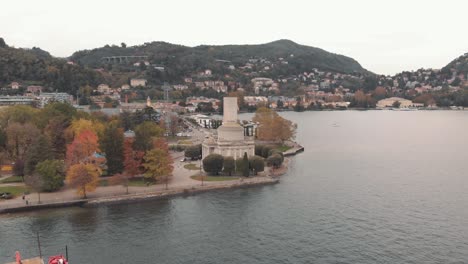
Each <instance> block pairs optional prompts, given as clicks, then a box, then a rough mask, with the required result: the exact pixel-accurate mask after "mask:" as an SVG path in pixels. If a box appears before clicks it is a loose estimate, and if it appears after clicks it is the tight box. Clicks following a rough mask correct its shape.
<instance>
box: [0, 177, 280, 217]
mask: <svg viewBox="0 0 468 264" xmlns="http://www.w3.org/2000/svg"><path fill="white" fill-rule="evenodd" d="M279 181H280V180H279V179H278V178H276V177H275V178H273V177H270V176H265V177H254V178H250V179H246V180H244V179H242V180H241V181H235V182H231V183H225V184H216V185H204V186H202V185H199V186H192V187H190V188H175V189H169V190H163V191H157V192H151V193H141V194H125V195H116V196H109V197H99V198H89V199H77V200H71V201H63V202H53V203H44V204H35V205H22V206H15V207H7V208H0V214H12V213H22V212H31V211H38V210H45V209H58V208H66V207H97V206H100V205H108V204H125V203H134V202H138V201H149V200H158V199H164V198H172V197H178V196H190V195H196V194H199V193H204V192H209V191H215V190H226V189H239V188H250V187H257V186H265V185H273V184H277V183H279Z"/></svg>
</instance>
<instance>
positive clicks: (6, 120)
mask: <svg viewBox="0 0 468 264" xmlns="http://www.w3.org/2000/svg"><path fill="white" fill-rule="evenodd" d="M38 112H39V110H38V109H36V108H33V107H31V106H29V105H15V106H10V107H7V108H5V109H2V111H1V112H0V125H1V127H7V126H8V125H9V124H12V123H19V124H26V123H34V120H35V119H36V116H37V113H38Z"/></svg>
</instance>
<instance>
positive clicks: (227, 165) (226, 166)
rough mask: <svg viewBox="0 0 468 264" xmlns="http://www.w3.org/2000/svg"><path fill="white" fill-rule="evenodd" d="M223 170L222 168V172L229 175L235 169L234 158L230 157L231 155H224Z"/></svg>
mask: <svg viewBox="0 0 468 264" xmlns="http://www.w3.org/2000/svg"><path fill="white" fill-rule="evenodd" d="M223 170H224V173H228V174H229V176H231V175H232V173H233V172H235V170H236V161H235V160H234V158H233V157H231V156H228V157H224V161H223Z"/></svg>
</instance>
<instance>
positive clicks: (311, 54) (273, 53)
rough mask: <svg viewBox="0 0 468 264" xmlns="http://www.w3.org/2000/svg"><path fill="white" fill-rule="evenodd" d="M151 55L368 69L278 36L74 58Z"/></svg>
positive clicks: (192, 64) (182, 60)
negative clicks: (267, 39)
mask: <svg viewBox="0 0 468 264" xmlns="http://www.w3.org/2000/svg"><path fill="white" fill-rule="evenodd" d="M142 55H143V56H149V60H150V62H151V63H155V64H161V65H164V66H166V67H175V68H180V67H182V68H184V70H186V71H196V70H201V69H202V68H209V67H210V66H212V65H213V63H215V61H216V60H226V61H231V62H232V63H233V64H234V65H235V66H240V65H244V64H245V63H246V62H248V60H249V59H255V58H258V59H260V58H263V59H267V60H277V59H278V58H284V60H285V61H287V62H288V64H287V66H284V67H283V68H285V69H284V70H283V72H284V73H285V74H297V73H300V72H304V71H310V70H311V69H312V68H317V69H320V70H326V71H332V72H340V73H353V72H357V73H366V72H368V71H367V70H366V69H364V68H363V67H362V66H361V65H360V64H359V63H358V62H357V61H356V60H354V59H352V58H350V57H347V56H344V55H339V54H334V53H330V52H328V51H325V50H323V49H319V48H315V47H309V46H304V45H300V44H297V43H295V42H293V41H290V40H284V39H283V40H277V41H273V42H270V43H266V44H258V45H217V46H215V45H200V46H196V47H193V48H192V47H187V46H182V45H176V44H171V43H167V42H151V43H145V44H143V45H137V46H131V47H126V46H124V45H123V46H115V45H114V46H109V45H106V46H104V47H101V48H96V49H92V50H83V51H78V52H75V53H74V54H73V55H72V56H71V57H70V59H71V60H72V61H75V62H77V63H79V64H81V65H86V66H90V67H98V66H99V65H102V58H103V57H108V56H142Z"/></svg>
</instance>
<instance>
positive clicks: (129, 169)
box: [124, 138, 145, 177]
mask: <svg viewBox="0 0 468 264" xmlns="http://www.w3.org/2000/svg"><path fill="white" fill-rule="evenodd" d="M144 155H145V152H143V151H139V150H134V149H133V139H131V138H126V139H125V141H124V173H125V175H127V176H130V177H133V176H135V175H139V174H141V173H142V167H141V163H142V161H143V156H144Z"/></svg>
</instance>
